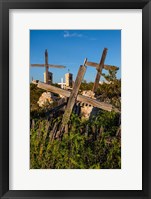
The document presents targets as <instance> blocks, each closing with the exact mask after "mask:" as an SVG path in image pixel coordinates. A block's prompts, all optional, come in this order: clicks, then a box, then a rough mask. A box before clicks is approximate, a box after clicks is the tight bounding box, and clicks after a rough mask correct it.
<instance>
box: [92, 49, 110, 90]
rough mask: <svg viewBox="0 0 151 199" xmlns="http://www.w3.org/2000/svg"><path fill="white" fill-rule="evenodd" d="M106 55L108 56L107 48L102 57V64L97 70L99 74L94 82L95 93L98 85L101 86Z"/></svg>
mask: <svg viewBox="0 0 151 199" xmlns="http://www.w3.org/2000/svg"><path fill="white" fill-rule="evenodd" d="M106 54H107V48H104V50H103V53H102V57H101V60H100V64H99V66H98V68H97V70H98V72H97V75H96V78H95V82H94V86H93V89H92V91H93V92H94V93H95V92H96V90H97V88H98V85H99V81H100V77H101V74H102V69H103V67H104V61H105V58H106Z"/></svg>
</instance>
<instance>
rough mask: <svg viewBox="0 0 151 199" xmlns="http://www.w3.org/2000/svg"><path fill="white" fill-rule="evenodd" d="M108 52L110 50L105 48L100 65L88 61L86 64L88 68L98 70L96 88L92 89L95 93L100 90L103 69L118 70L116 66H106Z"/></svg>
mask: <svg viewBox="0 0 151 199" xmlns="http://www.w3.org/2000/svg"><path fill="white" fill-rule="evenodd" d="M107 50H108V49H107V48H104V50H103V53H102V57H101V60H100V63H99V64H98V63H94V62H88V61H86V63H85V65H86V66H92V67H95V68H96V70H97V74H96V78H95V82H94V86H93V89H92V91H93V92H94V93H95V92H96V90H97V88H98V85H99V81H100V78H101V75H102V70H103V69H106V70H117V69H118V67H116V66H111V65H105V64H104V62H105V58H106V55H107Z"/></svg>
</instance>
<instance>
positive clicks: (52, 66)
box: [31, 50, 65, 84]
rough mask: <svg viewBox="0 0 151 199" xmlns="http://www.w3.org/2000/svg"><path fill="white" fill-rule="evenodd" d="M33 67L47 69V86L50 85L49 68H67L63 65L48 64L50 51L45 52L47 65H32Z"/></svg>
mask: <svg viewBox="0 0 151 199" xmlns="http://www.w3.org/2000/svg"><path fill="white" fill-rule="evenodd" d="M31 66H32V67H45V72H46V82H45V83H46V84H48V68H65V66H62V65H54V64H48V51H47V50H45V64H31Z"/></svg>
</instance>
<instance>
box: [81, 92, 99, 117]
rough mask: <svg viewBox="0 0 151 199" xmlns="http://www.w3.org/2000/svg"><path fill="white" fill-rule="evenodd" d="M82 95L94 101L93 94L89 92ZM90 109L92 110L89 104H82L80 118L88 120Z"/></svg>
mask: <svg viewBox="0 0 151 199" xmlns="http://www.w3.org/2000/svg"><path fill="white" fill-rule="evenodd" d="M82 95H84V96H87V97H90V98H93V99H96V98H95V97H94V95H95V94H94V92H92V91H91V90H88V91H83V92H82ZM92 109H93V106H91V105H89V104H85V103H82V106H81V116H82V117H83V118H87V119H88V118H89V117H90V114H91V112H92Z"/></svg>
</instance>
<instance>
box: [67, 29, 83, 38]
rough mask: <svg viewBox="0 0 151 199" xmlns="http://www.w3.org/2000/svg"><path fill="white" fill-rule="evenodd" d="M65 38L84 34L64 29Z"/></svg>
mask: <svg viewBox="0 0 151 199" xmlns="http://www.w3.org/2000/svg"><path fill="white" fill-rule="evenodd" d="M63 36H64V37H65V38H67V37H83V35H82V34H78V33H76V32H73V33H69V31H64V35H63Z"/></svg>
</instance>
